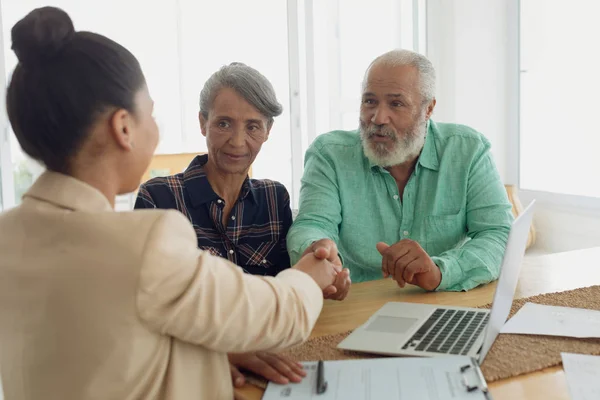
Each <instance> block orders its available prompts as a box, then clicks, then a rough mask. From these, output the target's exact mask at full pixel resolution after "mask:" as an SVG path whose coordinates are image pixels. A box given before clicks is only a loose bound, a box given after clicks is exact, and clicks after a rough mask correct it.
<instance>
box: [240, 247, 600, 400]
mask: <svg viewBox="0 0 600 400" xmlns="http://www.w3.org/2000/svg"><path fill="white" fill-rule="evenodd" d="M598 260H600V247H595V248H591V249H585V250H577V251H570V252H565V253H556V254H552V255H546V256H539V257H528V258H526V259H525V261H524V262H523V267H522V270H521V276H520V278H519V284H518V286H517V291H516V295H515V298H523V297H529V296H533V295H536V294H542V293H551V292H560V291H565V290H571V289H577V288H580V287H586V286H592V285H600V266H598ZM495 288H496V283H495V282H494V283H491V284H489V285H486V286H483V287H480V288H477V289H473V290H471V291H468V292H462V293H455V292H436V293H425V292H423V290H421V289H420V288H417V287H414V286H411V287H406V288H404V289H400V288H398V286H396V283H395V282H394V281H392V280H378V281H371V282H364V283H358V284H353V285H352V288H351V291H350V294H349V295H348V298H346V300H344V301H341V302H336V301H329V300H328V301H326V302H325V306H324V307H323V312H322V313H321V316H320V317H319V320H318V321H317V324H316V326H315V329H314V330H313V333H312V337H316V336H322V335H328V334H332V333H340V332H345V331H348V330H351V329H354V328H356V327H358V326H359V325H361V324H363V323H364V322H365V321H366V320H367V319H368V318H369V317H370V316H371V315H372V314H373V313H374V312H375V311H377V310H378V309H379V308H380V307H381V306H383V305H384V304H385V303H387V302H389V301H407V302H413V303H431V304H447V305H455V306H480V305H483V304H487V303H490V302H491V301H492V297H493V295H494V289H495ZM489 386H490V391H491V393H492V396H493V398H494V400H504V399H506V400H509V399H510V400H512V399H528V400H537V399H539V400H542V399H543V400H554V399H565V400H566V399H569V398H570V396H569V393H568V389H567V383H566V380H565V377H564V373H563V370H562V367H560V366H559V367H553V368H548V369H546V370H543V371H539V372H534V373H531V374H526V375H522V376H518V377H515V378H509V379H504V380H500V381H496V382H493V383H491V384H490V385H489ZM236 393H239V396H240V398H243V399H248V400H255V399H256V400H258V399H261V398H262V393H263V391H262V389H259V388H257V387H255V386H251V385H247V386H246V387H244V388H242V389H241V390H238V391H237V392H236Z"/></svg>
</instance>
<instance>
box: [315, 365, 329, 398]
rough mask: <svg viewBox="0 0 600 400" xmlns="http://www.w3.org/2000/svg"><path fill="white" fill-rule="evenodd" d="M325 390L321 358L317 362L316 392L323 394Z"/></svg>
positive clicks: (325, 382) (323, 367) (325, 384)
mask: <svg viewBox="0 0 600 400" xmlns="http://www.w3.org/2000/svg"><path fill="white" fill-rule="evenodd" d="M326 390H327V381H326V380H325V366H324V365H323V360H319V363H318V364H317V394H323V393H325V391H326Z"/></svg>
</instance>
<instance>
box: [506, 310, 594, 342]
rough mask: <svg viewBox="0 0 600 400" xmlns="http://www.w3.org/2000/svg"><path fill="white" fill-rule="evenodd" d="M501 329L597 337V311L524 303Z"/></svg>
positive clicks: (509, 331)
mask: <svg viewBox="0 0 600 400" xmlns="http://www.w3.org/2000/svg"><path fill="white" fill-rule="evenodd" d="M500 332H502V333H521V334H526V335H551V336H569V337H576V338H600V311H594V310H586V309H583V308H570V307H555V306H544V305H541V304H535V303H525V305H524V306H523V307H522V308H521V309H520V310H519V311H518V312H517V313H516V314H515V315H514V316H513V317H512V318H511V319H509V320H508V321H507V322H506V324H504V326H503V327H502V330H501V331H500Z"/></svg>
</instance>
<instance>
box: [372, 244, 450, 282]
mask: <svg viewBox="0 0 600 400" xmlns="http://www.w3.org/2000/svg"><path fill="white" fill-rule="evenodd" d="M377 251H379V253H380V254H381V255H382V256H383V259H382V260H381V271H382V272H383V276H384V278H387V277H388V276H391V277H392V278H393V279H394V280H395V281H396V282H398V286H400V287H401V288H403V287H404V285H405V284H406V283H410V284H412V285H417V286H420V287H422V288H423V289H425V290H435V289H436V288H437V287H438V286H439V285H440V282H441V281H442V273H441V272H440V269H439V267H438V266H437V265H435V263H434V262H433V260H432V259H431V257H429V254H427V253H426V252H425V250H423V248H422V247H421V245H419V243H417V242H415V241H413V240H409V239H403V240H401V241H399V242H398V243H396V244H394V245H392V246H389V245H388V244H386V243H383V242H379V243H377Z"/></svg>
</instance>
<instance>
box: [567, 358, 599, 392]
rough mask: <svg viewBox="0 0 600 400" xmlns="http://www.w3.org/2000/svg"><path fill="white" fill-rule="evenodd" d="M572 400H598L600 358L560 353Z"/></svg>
mask: <svg viewBox="0 0 600 400" xmlns="http://www.w3.org/2000/svg"><path fill="white" fill-rule="evenodd" d="M560 355H561V356H562V362H563V369H564V370H565V375H566V376H567V384H568V385H569V392H570V393H571V399H572V400H598V399H600V356H589V355H587V354H572V353H560Z"/></svg>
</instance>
